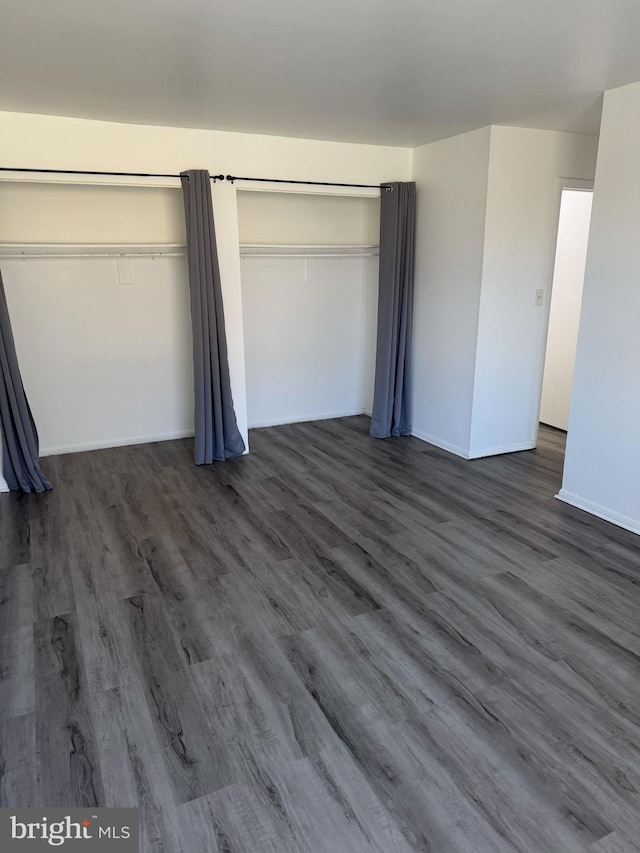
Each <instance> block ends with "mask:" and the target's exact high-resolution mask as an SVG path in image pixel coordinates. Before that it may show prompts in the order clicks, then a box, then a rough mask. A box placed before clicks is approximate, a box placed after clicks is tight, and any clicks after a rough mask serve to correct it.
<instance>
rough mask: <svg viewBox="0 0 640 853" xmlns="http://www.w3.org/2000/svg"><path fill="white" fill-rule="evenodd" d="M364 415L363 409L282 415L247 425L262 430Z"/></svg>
mask: <svg viewBox="0 0 640 853" xmlns="http://www.w3.org/2000/svg"><path fill="white" fill-rule="evenodd" d="M364 414H366V412H365V411H364V409H355V410H352V411H348V412H319V413H317V414H315V415H283V416H281V417H279V418H267V419H266V420H263V421H254V422H253V423H251V424H249V429H262V428H263V427H271V426H283V425H284V424H302V423H307V422H308V421H328V420H330V419H331V418H351V417H353V416H354V415H364Z"/></svg>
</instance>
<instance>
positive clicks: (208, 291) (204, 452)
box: [180, 169, 245, 465]
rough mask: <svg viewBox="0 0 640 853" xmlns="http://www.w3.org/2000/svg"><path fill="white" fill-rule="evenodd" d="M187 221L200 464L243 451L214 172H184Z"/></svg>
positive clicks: (196, 450) (196, 449)
mask: <svg viewBox="0 0 640 853" xmlns="http://www.w3.org/2000/svg"><path fill="white" fill-rule="evenodd" d="M180 179H181V182H182V194H183V198H184V212H185V220H186V226H187V257H188V263H189V288H190V292H191V326H192V329H193V374H194V390H195V444H194V461H195V463H196V465H207V464H209V463H210V462H213V461H214V460H218V461H222V460H224V459H230V458H232V457H234V456H241V455H242V454H243V453H244V450H245V446H244V441H243V440H242V436H241V435H240V431H239V429H238V424H237V422H236V414H235V411H234V408H233V398H232V396H231V381H230V378H229V361H228V357H227V337H226V332H225V325H224V307H223V304H222V288H221V285H220V269H219V266H218V250H217V247H216V233H215V227H214V222H213V203H212V200H211V178H210V175H209V172H207V171H205V170H201V169H191V170H189V171H186V172H181V173H180Z"/></svg>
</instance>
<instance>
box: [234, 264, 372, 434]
mask: <svg viewBox="0 0 640 853" xmlns="http://www.w3.org/2000/svg"><path fill="white" fill-rule="evenodd" d="M313 264H314V267H315V279H316V280H315V281H306V280H305V268H306V261H305V260H304V259H302V258H245V259H244V260H243V261H242V292H243V305H244V331H245V344H246V356H245V357H246V371H247V409H248V420H249V426H250V427H254V426H270V425H272V424H281V423H291V422H295V421H305V420H320V419H322V418H332V417H341V416H345V415H355V414H362V413H363V412H364V411H369V412H370V411H371V403H372V398H373V374H374V366H375V330H376V312H377V294H378V287H377V275H378V263H377V258H344V259H330V258H317V259H313Z"/></svg>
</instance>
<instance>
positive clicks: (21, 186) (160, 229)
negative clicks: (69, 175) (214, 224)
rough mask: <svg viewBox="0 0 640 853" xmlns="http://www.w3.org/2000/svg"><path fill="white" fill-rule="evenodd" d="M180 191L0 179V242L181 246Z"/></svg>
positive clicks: (182, 233) (183, 226)
mask: <svg viewBox="0 0 640 853" xmlns="http://www.w3.org/2000/svg"><path fill="white" fill-rule="evenodd" d="M185 240H186V236H185V224H184V206H183V202H182V193H181V191H180V189H178V188H175V189H170V188H167V187H118V186H108V185H107V186H101V187H96V186H83V185H76V186H74V185H69V184H39V183H12V182H10V181H1V180H0V243H184V242H185Z"/></svg>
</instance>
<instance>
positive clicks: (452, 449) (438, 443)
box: [411, 429, 469, 459]
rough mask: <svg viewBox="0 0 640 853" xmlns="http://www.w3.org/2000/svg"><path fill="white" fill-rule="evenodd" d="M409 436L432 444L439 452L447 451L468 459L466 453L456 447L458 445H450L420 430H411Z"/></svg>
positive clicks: (461, 448)
mask: <svg viewBox="0 0 640 853" xmlns="http://www.w3.org/2000/svg"><path fill="white" fill-rule="evenodd" d="M411 435H412V436H414V438H419V439H420V441H426V442H427V444H433V445H434V446H435V447H439V448H440V449H441V450H447V451H448V452H449V453H454V454H455V455H456V456H461V457H462V458H463V459H468V458H469V454H468V452H467V451H466V450H465V449H464V448H463V447H458V445H456V444H451V443H450V442H448V441H445V440H444V439H442V438H438V437H437V436H435V435H430V434H429V433H428V432H422V430H419V429H412V430H411Z"/></svg>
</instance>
